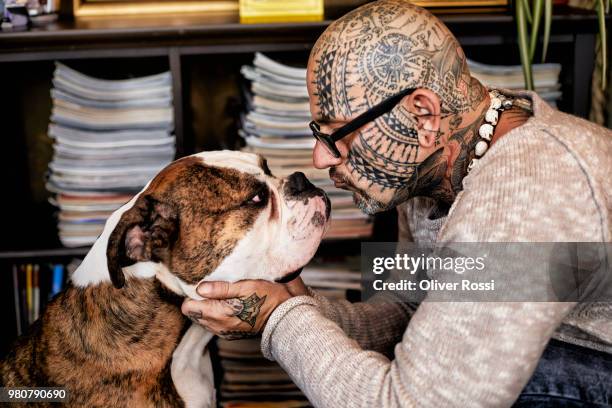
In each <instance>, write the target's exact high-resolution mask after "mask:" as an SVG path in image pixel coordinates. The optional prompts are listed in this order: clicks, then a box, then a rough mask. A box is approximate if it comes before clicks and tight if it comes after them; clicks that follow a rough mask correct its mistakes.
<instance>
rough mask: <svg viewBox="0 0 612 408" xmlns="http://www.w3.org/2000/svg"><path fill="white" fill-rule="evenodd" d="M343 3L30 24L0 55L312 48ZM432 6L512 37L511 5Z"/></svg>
mask: <svg viewBox="0 0 612 408" xmlns="http://www.w3.org/2000/svg"><path fill="white" fill-rule="evenodd" d="M345 11H347V10H346V9H337V8H336V9H330V8H328V9H327V10H326V19H325V20H323V21H320V22H308V23H274V24H240V23H239V21H238V15H237V14H236V13H230V14H207V15H196V16H191V15H170V16H163V17H159V16H150V17H145V16H142V17H138V18H134V17H129V18H128V17H103V18H102V17H98V18H88V19H77V20H72V21H59V22H56V23H53V24H50V25H48V26H45V27H37V28H33V29H31V30H26V31H9V32H2V33H0V61H27V60H40V59H58V58H59V59H66V58H85V57H90V58H92V57H109V58H110V57H124V56H155V55H169V54H170V52H171V49H172V48H174V47H177V48H178V52H179V53H180V54H187V55H189V54H216V53H240V52H243V53H246V52H253V51H275V50H279V51H281V50H294V49H308V48H309V47H311V46H312V44H313V43H314V41H315V40H316V38H317V37H318V36H319V34H320V33H321V32H322V31H323V30H324V29H325V28H326V27H327V26H328V25H329V24H330V23H331V22H332V21H333V19H335V18H337V17H338V16H340V15H342V14H344V12H345ZM434 13H436V15H437V16H438V17H440V18H441V19H442V21H444V22H445V23H446V24H447V25H448V26H449V28H450V29H451V31H453V33H454V34H455V35H456V36H457V37H458V38H459V39H460V40H461V39H462V37H472V38H473V39H478V38H480V40H483V39H485V38H489V39H490V38H503V37H510V38H512V39H513V38H514V37H515V32H516V28H515V22H514V20H513V16H512V12H511V11H510V10H508V9H505V8H485V9H474V8H472V9H459V10H457V9H454V10H448V9H446V10H445V9H441V10H434ZM552 27H553V28H552V33H553V36H555V35H564V34H573V33H577V32H580V33H586V32H589V33H595V32H596V31H597V24H596V16H595V14H594V13H592V12H588V11H584V10H579V9H572V8H568V7H561V8H556V9H555V15H554V17H553V25H552Z"/></svg>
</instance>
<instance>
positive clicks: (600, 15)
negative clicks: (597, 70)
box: [595, 0, 608, 90]
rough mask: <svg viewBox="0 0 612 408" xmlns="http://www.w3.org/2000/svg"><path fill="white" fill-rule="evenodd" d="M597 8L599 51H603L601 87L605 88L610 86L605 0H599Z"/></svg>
mask: <svg viewBox="0 0 612 408" xmlns="http://www.w3.org/2000/svg"><path fill="white" fill-rule="evenodd" d="M595 9H596V10H597V20H598V21H599V40H600V42H599V44H600V48H599V52H601V89H602V90H605V89H606V88H607V87H608V84H607V77H608V75H607V73H608V41H607V33H606V5H605V4H604V0H597V5H596V6H595Z"/></svg>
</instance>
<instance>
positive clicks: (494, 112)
mask: <svg viewBox="0 0 612 408" xmlns="http://www.w3.org/2000/svg"><path fill="white" fill-rule="evenodd" d="M489 96H490V98H491V104H490V105H489V109H488V110H487V112H486V113H485V117H484V122H485V123H483V124H482V125H481V126H480V128H479V129H478V136H480V140H479V141H478V142H477V143H476V147H475V154H476V157H475V158H473V159H472V161H471V162H470V164H469V165H468V168H467V171H468V173H469V172H470V171H471V170H472V168H473V167H474V166H475V165H476V163H478V160H479V159H480V158H482V156H484V154H485V153H486V152H487V150H488V149H489V144H490V143H491V139H492V138H493V133H495V126H497V121H498V120H499V115H500V113H501V112H503V111H505V110H508V109H510V108H512V105H513V103H514V101H513V99H512V98H508V97H506V96H505V95H502V94H500V93H499V92H498V91H496V90H491V91H490V92H489Z"/></svg>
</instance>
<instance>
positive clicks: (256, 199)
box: [244, 187, 268, 206]
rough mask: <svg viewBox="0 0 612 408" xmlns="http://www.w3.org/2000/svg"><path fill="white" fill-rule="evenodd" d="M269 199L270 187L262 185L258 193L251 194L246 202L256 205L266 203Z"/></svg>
mask: <svg viewBox="0 0 612 408" xmlns="http://www.w3.org/2000/svg"><path fill="white" fill-rule="evenodd" d="M267 200H268V189H267V188H266V187H262V188H261V189H260V190H259V191H257V193H255V194H254V195H252V196H251V198H249V199H248V200H246V201H245V202H244V204H247V205H255V206H261V205H265V204H266V201H267Z"/></svg>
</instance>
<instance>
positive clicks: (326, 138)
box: [308, 88, 416, 158]
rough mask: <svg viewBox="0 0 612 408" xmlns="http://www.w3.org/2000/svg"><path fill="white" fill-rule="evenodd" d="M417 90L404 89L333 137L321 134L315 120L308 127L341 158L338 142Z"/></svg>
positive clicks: (337, 131)
mask: <svg viewBox="0 0 612 408" xmlns="http://www.w3.org/2000/svg"><path fill="white" fill-rule="evenodd" d="M415 89H416V88H408V89H404V90H403V91H401V92H399V93H397V94H395V95H392V96H390V97H388V98H387V99H385V100H384V101H382V102H381V103H379V104H376V105H374V106H373V107H372V108H370V109H368V110H367V111H365V112H363V113H362V114H360V115H359V116H357V117H356V118H355V119H353V120H351V121H350V122H349V123H347V124H346V125H344V126H342V127H341V128H339V129H337V130H335V131H334V132H333V133H332V134H331V135H330V134H327V133H323V132H321V127H320V126H319V124H318V123H317V122H315V121H314V120H313V121H312V122H310V123H309V125H308V126H310V130H312V135H313V136H314V137H315V139H317V140H318V141H319V142H321V143H322V144H323V146H325V148H326V149H327V151H328V152H329V153H330V154H331V155H332V156H334V157H335V158H339V157H340V151H339V150H338V148H337V147H336V142H337V141H338V140H340V139H342V138H343V137H345V136H347V135H349V134H351V133H353V132H354V131H356V130H357V129H359V128H360V127H362V126H363V125H365V124H366V123H368V122H371V121H373V120H374V119H376V118H378V117H380V116H382V115H384V114H385V113H387V112H389V111H391V109H393V108H394V107H395V105H397V104H398V103H399V102H400V101H401V100H402V99H403V98H404V97H405V96H407V95H410V94H411V93H412V92H414V91H415Z"/></svg>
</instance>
